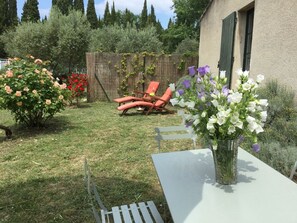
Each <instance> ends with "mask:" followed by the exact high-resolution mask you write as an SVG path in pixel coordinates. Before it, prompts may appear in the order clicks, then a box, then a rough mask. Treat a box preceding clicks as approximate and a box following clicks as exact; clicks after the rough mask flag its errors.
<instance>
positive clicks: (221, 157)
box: [210, 139, 239, 185]
mask: <svg viewBox="0 0 297 223" xmlns="http://www.w3.org/2000/svg"><path fill="white" fill-rule="evenodd" d="M238 146H239V140H238V139H234V140H218V142H217V146H216V147H215V146H213V145H212V144H211V146H210V147H211V151H212V154H213V160H214V167H215V178H216V182H217V183H219V184H224V185H229V184H235V183H236V182H237V154H238Z"/></svg>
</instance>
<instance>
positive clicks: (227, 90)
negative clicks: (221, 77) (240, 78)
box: [222, 85, 229, 97]
mask: <svg viewBox="0 0 297 223" xmlns="http://www.w3.org/2000/svg"><path fill="white" fill-rule="evenodd" d="M222 93H223V95H225V96H226V97H227V96H228V94H229V88H228V87H227V85H224V86H223V88H222Z"/></svg>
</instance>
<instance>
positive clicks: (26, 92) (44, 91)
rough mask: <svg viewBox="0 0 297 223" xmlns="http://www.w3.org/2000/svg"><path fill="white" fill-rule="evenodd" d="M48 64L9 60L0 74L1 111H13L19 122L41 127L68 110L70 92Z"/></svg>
mask: <svg viewBox="0 0 297 223" xmlns="http://www.w3.org/2000/svg"><path fill="white" fill-rule="evenodd" d="M47 65H48V62H43V61H42V60H40V59H35V58H34V57H33V56H28V58H26V59H20V58H14V59H9V62H8V64H7V65H6V66H5V68H4V69H3V70H1V71H0V108H3V109H7V110H10V111H11V113H12V114H13V116H14V118H15V120H16V122H19V123H24V124H26V125H28V126H32V127H33V126H42V125H44V123H45V122H46V121H47V120H48V119H50V118H52V117H53V116H54V114H56V113H57V112H60V111H61V110H63V109H64V107H65V101H66V100H67V99H68V98H69V96H70V92H69V90H68V89H67V85H66V84H65V83H64V84H59V83H58V81H56V80H55V78H54V77H53V74H52V73H51V72H50V71H49V70H47V68H46V67H47Z"/></svg>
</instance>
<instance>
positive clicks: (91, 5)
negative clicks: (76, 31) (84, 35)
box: [87, 0, 98, 29]
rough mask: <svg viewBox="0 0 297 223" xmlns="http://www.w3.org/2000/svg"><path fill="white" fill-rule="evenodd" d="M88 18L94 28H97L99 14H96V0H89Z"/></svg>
mask: <svg viewBox="0 0 297 223" xmlns="http://www.w3.org/2000/svg"><path fill="white" fill-rule="evenodd" d="M87 19H88V21H89V23H90V24H91V28H92V29H96V28H97V27H98V19H97V14H96V10H95V3H94V0H89V1H88V6H87Z"/></svg>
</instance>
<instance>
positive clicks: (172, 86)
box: [169, 83, 175, 92]
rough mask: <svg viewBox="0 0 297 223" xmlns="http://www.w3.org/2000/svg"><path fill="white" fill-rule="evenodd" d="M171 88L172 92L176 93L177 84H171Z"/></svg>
mask: <svg viewBox="0 0 297 223" xmlns="http://www.w3.org/2000/svg"><path fill="white" fill-rule="evenodd" d="M169 88H170V90H171V91H172V92H174V91H175V84H174V83H171V84H169Z"/></svg>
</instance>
